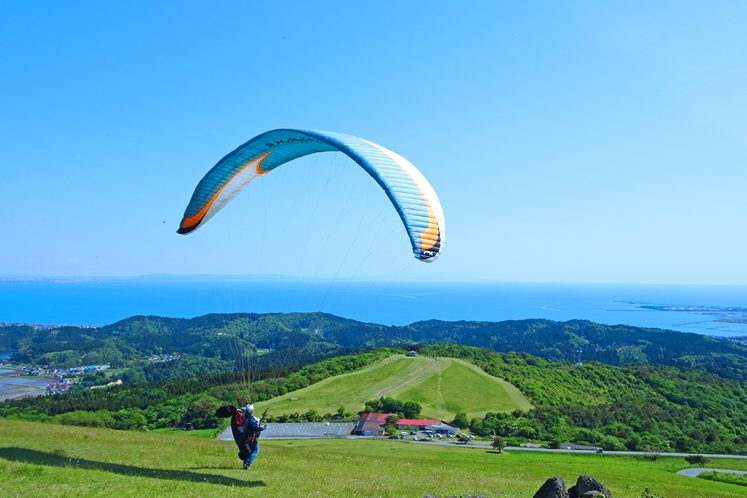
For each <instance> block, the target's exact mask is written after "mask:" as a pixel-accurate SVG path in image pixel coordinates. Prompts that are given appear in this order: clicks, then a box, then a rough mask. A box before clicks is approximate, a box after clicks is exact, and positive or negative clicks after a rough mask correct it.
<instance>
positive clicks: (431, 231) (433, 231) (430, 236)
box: [413, 180, 439, 251]
mask: <svg viewBox="0 0 747 498" xmlns="http://www.w3.org/2000/svg"><path fill="white" fill-rule="evenodd" d="M413 183H415V185H416V186H417V187H418V190H420V195H422V196H423V200H424V201H425V207H426V209H428V228H426V229H425V230H423V231H422V232H420V241H421V244H420V250H421V251H429V250H431V249H433V247H434V246H435V245H436V242H438V239H439V231H438V221H437V220H436V215H434V214H433V209H431V203H430V202H428V197H426V196H425V193H424V192H423V190H422V189H421V188H420V185H418V184H417V183H416V182H415V181H414V180H413ZM427 242H431V245H429V246H426V243H427Z"/></svg>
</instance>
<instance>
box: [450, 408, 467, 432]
mask: <svg viewBox="0 0 747 498" xmlns="http://www.w3.org/2000/svg"><path fill="white" fill-rule="evenodd" d="M452 424H454V425H455V426H457V427H459V428H460V429H467V428H468V427H469V419H468V418H467V414H466V413H464V412H459V413H457V414H456V417H454V421H453V422H452Z"/></svg>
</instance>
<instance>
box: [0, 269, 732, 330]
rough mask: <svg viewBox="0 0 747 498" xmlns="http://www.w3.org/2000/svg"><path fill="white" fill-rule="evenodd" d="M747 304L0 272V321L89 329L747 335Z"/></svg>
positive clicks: (663, 292)
mask: <svg viewBox="0 0 747 498" xmlns="http://www.w3.org/2000/svg"><path fill="white" fill-rule="evenodd" d="M693 303H694V304H693ZM746 309H747V286H743V287H740V286H685V285H680V286H677V285H674V286H665V285H608V284H605V285H602V284H525V283H518V284H512V283H495V284H490V283H464V282H365V281H351V282H349V281H347V280H346V279H341V281H340V280H338V281H335V280H324V279H318V280H311V279H293V278H286V277H279V278H271V277H269V276H267V275H251V276H232V277H223V276H211V275H198V276H186V277H179V276H173V275H152V276H147V277H133V278H129V277H122V278H116V277H113V278H94V277H75V278H73V277H69V278H56V279H45V278H36V277H35V278H31V277H13V278H8V277H6V278H5V279H0V322H5V323H29V324H37V325H36V326H39V327H45V326H47V325H48V324H56V325H60V324H71V325H76V326H92V327H96V326H103V325H107V324H110V323H114V322H116V321H118V320H122V319H124V318H127V317H130V316H136V315H154V316H167V317H173V318H191V317H195V316H199V315H205V314H209V313H232V312H251V313H276V312H283V313H288V312H310V311H322V312H326V313H332V314H335V315H338V316H343V317H346V318H351V319H354V320H359V321H364V322H372V323H382V324H385V325H406V324H409V323H413V322H417V321H421V320H429V319H439V320H477V321H502V320H520V319H531V318H547V319H551V320H558V321H567V320H573V319H585V320H591V321H594V322H597V323H602V324H607V325H617V324H625V325H632V326H637V327H652V328H662V329H670V330H676V331H680V332H693V333H699V334H705V335H714V336H724V337H728V336H747V322H746V321H745V320H747V311H745V310H746Z"/></svg>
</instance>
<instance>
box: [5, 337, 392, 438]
mask: <svg viewBox="0 0 747 498" xmlns="http://www.w3.org/2000/svg"><path fill="white" fill-rule="evenodd" d="M392 353H393V350H390V349H380V350H376V351H372V352H368V353H361V354H357V355H353V356H344V357H337V358H331V359H327V360H324V361H322V362H319V363H315V364H313V365H307V366H304V367H300V368H298V367H295V368H292V367H274V368H265V369H257V370H254V371H252V372H251V376H252V380H253V381H252V382H249V378H248V377H247V372H231V373H220V374H210V375H202V376H198V377H191V378H179V379H170V380H166V381H162V382H155V383H147V384H136V385H125V384H123V385H121V386H112V387H109V388H106V389H99V390H95V391H91V390H88V391H81V392H77V393H70V394H63V395H54V396H39V397H35V398H24V399H22V400H18V401H5V402H3V403H0V417H3V418H10V419H19V420H29V421H41V422H55V423H61V424H69V425H82V426H93V427H110V428H113V429H123V430H129V429H141V428H146V429H156V428H165V427H176V426H178V425H180V424H182V425H183V424H184V423H186V422H189V423H192V424H193V426H194V427H195V428H211V427H217V426H218V425H219V423H220V420H219V419H217V418H215V417H214V412H215V410H216V408H217V407H218V406H220V405H223V404H232V405H239V406H240V405H243V404H245V403H247V402H248V401H249V400H251V401H252V402H258V401H263V400H267V399H270V398H273V397H276V396H280V395H282V394H285V393H287V392H290V391H295V390H297V389H302V388H304V387H307V386H309V385H312V384H314V383H316V382H319V381H321V380H324V379H326V378H328V377H331V376H334V375H340V374H343V373H348V372H352V371H355V370H358V369H361V368H364V367H366V366H368V365H371V364H373V363H376V362H379V361H382V360H383V359H384V358H386V357H388V356H389V355H391V354H392Z"/></svg>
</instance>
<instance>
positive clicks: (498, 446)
mask: <svg viewBox="0 0 747 498" xmlns="http://www.w3.org/2000/svg"><path fill="white" fill-rule="evenodd" d="M490 446H492V447H493V449H495V450H496V451H498V453H502V452H503V448H505V447H506V442H505V441H504V440H503V438H502V437H501V436H495V437H494V438H493V442H492V443H490Z"/></svg>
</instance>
